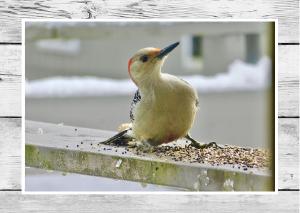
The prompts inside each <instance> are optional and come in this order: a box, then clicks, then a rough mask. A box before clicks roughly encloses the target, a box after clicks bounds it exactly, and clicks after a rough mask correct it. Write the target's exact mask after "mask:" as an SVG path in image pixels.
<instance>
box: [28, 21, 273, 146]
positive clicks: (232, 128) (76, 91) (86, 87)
mask: <svg viewBox="0 0 300 213" xmlns="http://www.w3.org/2000/svg"><path fill="white" fill-rule="evenodd" d="M268 25H269V23H262V22H211V23H208V22H194V23H193V22H181V23H178V22H177V23H174V22H173V23H172V22H162V23H160V22H129V23H128V22H127V23H125V22H113V23H112V22H41V23H39V22H27V23H26V38H25V44H26V48H25V50H26V63H25V64H26V65H25V66H26V67H25V71H26V74H25V76H26V119H29V120H36V121H44V122H51V123H64V124H65V125H74V126H80V127H89V128H96V129H102V130H112V131H116V129H117V127H118V125H119V124H121V123H123V122H128V121H129V109H130V103H131V99H132V96H133V94H134V92H135V90H136V87H135V85H134V84H133V83H132V82H131V81H130V80H129V77H128V72H127V63H128V60H129V58H130V57H131V56H132V55H133V54H134V53H135V52H136V51H137V50H139V49H141V48H144V47H159V48H163V47H165V46H167V45H169V44H171V43H173V42H176V41H180V42H181V44H180V46H179V47H177V48H176V50H175V51H173V52H172V53H171V55H170V56H169V57H168V59H167V60H166V63H165V65H164V67H163V72H166V73H170V74H174V75H177V76H181V77H182V78H183V79H185V80H186V81H188V82H189V83H190V84H192V85H193V87H195V88H196V89H197V91H198V93H199V98H200V111H199V113H198V114H197V118H196V121H195V124H194V127H193V129H192V131H191V134H192V135H193V136H194V137H195V138H197V139H198V140H199V141H203V142H209V141H216V142H217V143H220V144H234V145H239V146H251V147H267V146H268V144H269V143H268V142H269V141H270V137H269V136H270V128H271V126H270V125H269V120H270V113H268V112H270V110H271V109H272V108H271V106H270V103H269V102H270V89H271V79H272V78H271V69H270V68H271V62H270V58H269V56H268V55H269V53H268V51H269V49H270V47H269V42H268V38H269V36H270V35H269V32H268V29H269V28H268ZM272 48H273V46H272Z"/></svg>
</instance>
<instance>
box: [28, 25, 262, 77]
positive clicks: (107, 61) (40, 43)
mask: <svg viewBox="0 0 300 213" xmlns="http://www.w3.org/2000/svg"><path fill="white" fill-rule="evenodd" d="M265 31H266V24H265V23H252V22H248V23H243V22H239V23H232V22H227V23H216V22H212V23H207V22H206V23H194V22H189V23H176V24H174V23H159V22H156V23H155V22H154V23H153V22H147V23H146V24H145V23H123V22H116V23H102V22H97V23H74V22H73V23H72V22H71V23H66V24H63V23H55V22H54V23H48V25H45V23H43V24H39V23H33V24H31V25H30V26H27V27H26V56H27V57H26V67H30V69H26V71H27V73H26V78H28V79H29V80H31V79H36V78H42V77H48V76H53V75H97V76H101V77H108V78H127V77H128V75H127V61H128V59H129V58H130V57H131V56H132V55H133V54H134V53H135V52H136V51H137V50H138V49H140V48H143V47H149V46H150V47H151V46H152V47H160V48H163V47H165V46H167V45H168V44H170V43H172V42H176V41H181V45H180V46H179V48H178V49H176V51H174V52H172V56H171V57H169V59H168V61H167V63H166V65H165V68H164V71H165V72H168V73H172V74H177V75H191V74H201V75H214V74H216V73H219V72H225V71H226V70H227V68H228V65H230V64H231V63H232V62H233V61H234V60H236V59H241V60H243V61H246V62H249V63H255V62H257V60H258V59H259V58H260V57H261V56H262V55H263V53H264V47H265V44H264V43H265V39H264V34H265Z"/></svg>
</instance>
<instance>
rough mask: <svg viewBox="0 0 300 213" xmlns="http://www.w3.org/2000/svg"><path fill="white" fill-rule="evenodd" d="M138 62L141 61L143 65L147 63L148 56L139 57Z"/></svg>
mask: <svg viewBox="0 0 300 213" xmlns="http://www.w3.org/2000/svg"><path fill="white" fill-rule="evenodd" d="M140 60H141V61H142V62H143V63H145V62H147V61H148V56H147V55H143V56H141V58H140Z"/></svg>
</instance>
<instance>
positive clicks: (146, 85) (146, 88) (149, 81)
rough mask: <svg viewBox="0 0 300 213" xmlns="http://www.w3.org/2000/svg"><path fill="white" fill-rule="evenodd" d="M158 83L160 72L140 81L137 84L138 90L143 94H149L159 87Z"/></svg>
mask: <svg viewBox="0 0 300 213" xmlns="http://www.w3.org/2000/svg"><path fill="white" fill-rule="evenodd" d="M160 81H161V73H160V72H157V73H154V74H152V75H149V76H148V77H147V78H145V79H143V81H141V82H140V83H139V84H138V87H139V90H140V91H141V92H142V93H143V94H145V93H151V92H153V91H154V90H155V88H156V87H157V86H158V85H159V83H160Z"/></svg>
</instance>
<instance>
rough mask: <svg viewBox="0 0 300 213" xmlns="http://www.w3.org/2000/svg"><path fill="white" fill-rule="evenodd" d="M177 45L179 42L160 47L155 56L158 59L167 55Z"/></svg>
mask: <svg viewBox="0 0 300 213" xmlns="http://www.w3.org/2000/svg"><path fill="white" fill-rule="evenodd" d="M178 45H179V42H176V43H174V44H171V45H169V46H167V47H165V48H163V49H161V50H160V51H159V53H158V55H157V56H156V57H157V58H159V59H162V58H163V57H164V56H166V55H168V54H169V53H170V52H171V51H172V50H174V49H175V47H177V46H178Z"/></svg>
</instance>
